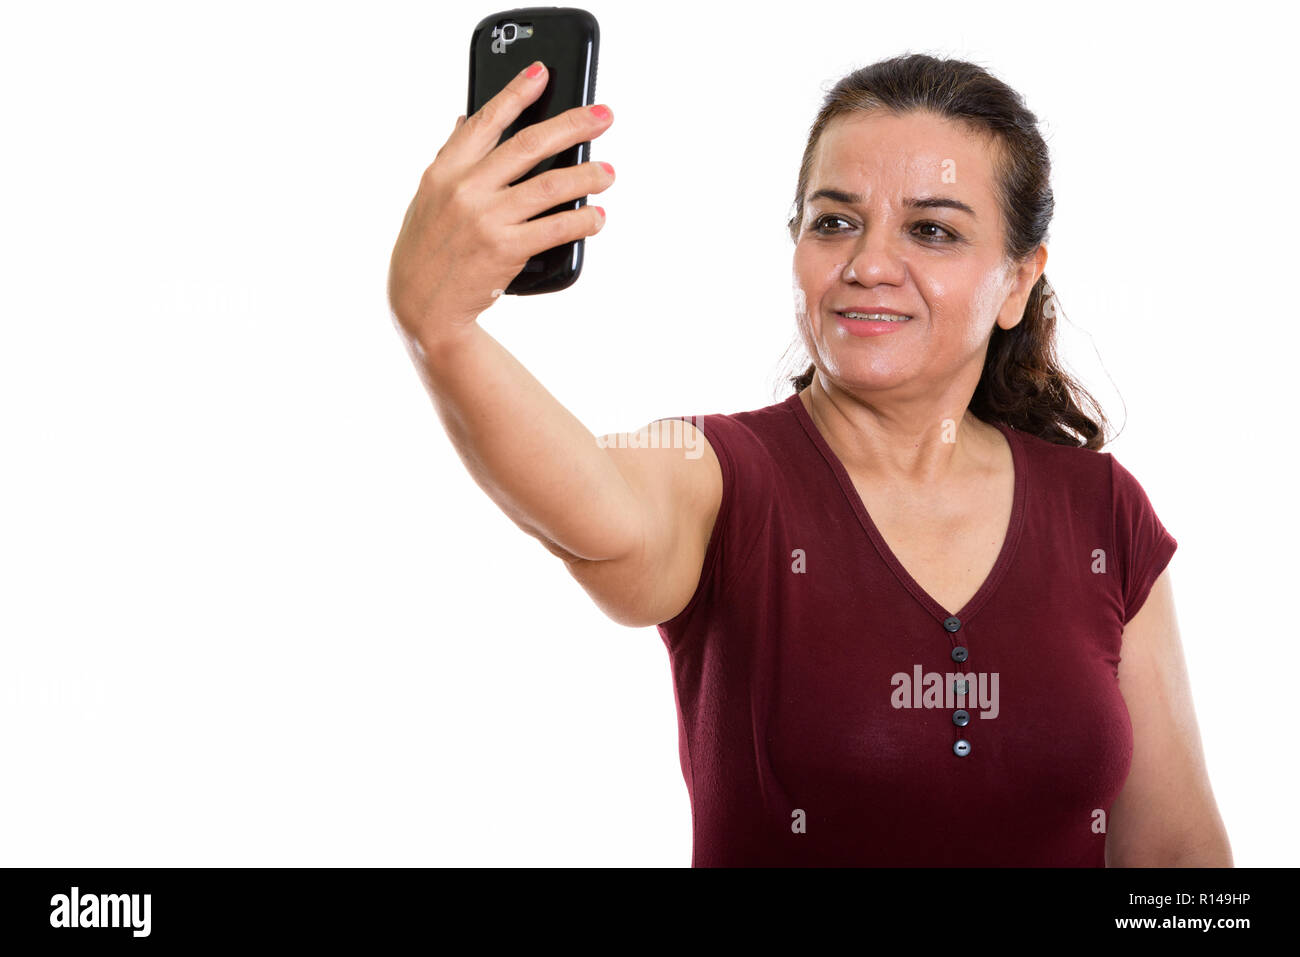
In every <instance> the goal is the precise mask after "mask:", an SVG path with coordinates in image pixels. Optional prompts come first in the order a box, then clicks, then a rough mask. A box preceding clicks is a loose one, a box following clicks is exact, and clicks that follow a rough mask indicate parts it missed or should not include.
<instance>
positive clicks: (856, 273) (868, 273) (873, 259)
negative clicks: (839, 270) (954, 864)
mask: <svg viewBox="0 0 1300 957" xmlns="http://www.w3.org/2000/svg"><path fill="white" fill-rule="evenodd" d="M903 272H904V268H903V259H902V251H901V250H900V249H898V247H897V246H896V245H895V243H894V242H892V241H891V240H890V239H889V238H888V237H887V236H885V235H883V234H882V232H881V231H880V230H877V231H876V232H874V233H871V232H868V233H866V234H865V235H863V237H862V238H861V239H860V240H859V241H858V242H857V243H856V244H855V245H854V247H853V253H852V255H851V256H850V257H849V260H848V262H846V263H845V264H844V272H843V274H842V275H841V278H842V279H843V280H844V281H845V282H856V283H859V284H861V285H864V286H869V285H875V284H876V283H882V282H884V283H897V282H900V281H901V280H902V278H903Z"/></svg>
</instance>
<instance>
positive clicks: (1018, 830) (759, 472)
mask: <svg viewBox="0 0 1300 957" xmlns="http://www.w3.org/2000/svg"><path fill="white" fill-rule="evenodd" d="M678 418H681V419H685V420H686V421H689V422H691V423H692V424H693V425H695V426H696V427H697V428H698V429H699V430H700V431H701V432H703V433H704V435H705V437H706V438H707V439H708V441H709V444H710V446H711V447H712V448H713V450H714V452H715V454H716V455H717V457H718V462H719V465H720V467H721V470H722V499H721V503H720V505H719V509H718V514H717V517H716V518H715V520H714V525H713V530H712V533H711V536H710V539H709V543H708V549H707V552H706V554H705V558H704V563H703V567H702V571H701V575H700V580H699V583H698V585H697V587H696V590H695V593H694V595H693V596H692V597H691V599H690V602H689V604H687V606H686V607H685V608H684V609H683V610H682V611H681V612H680V613H679V614H678V615H676V616H674V617H673V618H672V619H670V620H669V621H666V622H662V623H660V624H659V626H658V630H659V632H660V635H661V637H662V639H663V641H664V644H665V646H666V647H667V649H668V652H669V659H670V664H671V670H672V676H673V686H674V695H675V700H676V703H677V712H678V743H679V754H680V757H681V765H682V773H683V776H684V778H685V781H686V786H687V790H688V793H689V795H690V800H691V810H692V820H693V825H694V841H693V854H692V864H693V865H694V866H763V865H775V866H799V865H814V866H816V865H821V866H837V865H848V866H1029V867H1034V866H1048V867H1050V866H1085V867H1102V866H1104V864H1105V858H1104V852H1105V818H1106V815H1107V814H1108V812H1109V809H1110V806H1111V804H1112V802H1113V801H1114V799H1115V797H1116V796H1117V795H1118V793H1119V791H1120V789H1121V788H1122V787H1123V784H1124V781H1125V779H1126V777H1127V774H1128V769H1129V764H1130V761H1131V757H1132V729H1131V724H1130V721H1129V714H1128V710H1127V707H1126V706H1125V703H1124V700H1123V697H1122V696H1121V694H1120V692H1119V686H1118V680H1117V677H1118V665H1119V659H1120V652H1121V644H1122V635H1123V629H1124V625H1125V624H1126V623H1127V622H1128V621H1130V620H1131V619H1132V617H1133V616H1134V615H1135V614H1137V612H1138V610H1139V609H1140V608H1141V606H1142V604H1143V603H1144V601H1145V599H1146V597H1147V595H1148V593H1149V592H1150V590H1151V587H1152V585H1153V584H1154V583H1155V580H1156V579H1157V578H1158V577H1159V575H1160V573H1161V572H1162V571H1163V570H1164V568H1165V567H1166V566H1167V565H1168V563H1169V560H1170V559H1171V558H1172V556H1173V553H1174V551H1175V549H1176V548H1177V542H1176V541H1175V539H1174V538H1173V536H1171V535H1170V534H1169V532H1168V531H1167V530H1166V529H1165V527H1164V526H1163V524H1161V522H1160V520H1159V518H1158V517H1157V515H1156V513H1155V511H1154V509H1153V507H1152V505H1151V502H1150V500H1149V499H1148V497H1147V495H1146V493H1145V492H1144V491H1143V489H1142V487H1141V486H1140V485H1139V484H1138V482H1137V480H1136V479H1135V478H1134V477H1133V476H1132V475H1131V474H1130V473H1129V472H1128V471H1127V470H1126V469H1125V468H1124V467H1123V466H1122V465H1120V463H1119V462H1118V461H1116V460H1115V458H1114V456H1113V455H1111V454H1110V453H1106V452H1096V451H1092V450H1089V449H1083V448H1078V447H1073V446H1063V445H1056V444H1054V443H1051V442H1048V441H1046V440H1044V439H1041V438H1038V437H1036V436H1033V435H1029V434H1027V433H1024V432H1021V431H1019V430H1017V429H1013V428H1011V427H1010V426H1007V425H1005V424H1003V423H992V424H995V425H996V426H997V427H998V428H999V430H1000V431H1001V432H1002V433H1003V435H1004V436H1006V438H1007V442H1008V444H1009V445H1010V447H1011V453H1012V460H1013V463H1014V468H1015V491H1014V497H1013V504H1012V509H1011V518H1010V521H1009V523H1008V526H1007V530H1006V534H1005V536H1004V539H1003V543H1002V548H1001V551H1000V552H999V554H998V556H997V559H996V561H995V563H994V565H993V567H992V569H991V570H990V572H989V574H988V576H987V577H986V578H985V580H984V582H983V583H982V584H981V585H980V587H979V589H978V590H977V591H976V593H975V594H974V595H973V596H972V597H971V599H970V600H969V601H967V602H966V603H965V605H964V606H963V607H962V608H961V609H959V610H957V611H955V612H950V611H949V610H947V609H944V608H943V607H942V606H941V605H940V604H939V603H938V602H937V601H936V600H935V599H934V598H933V597H932V596H930V595H929V594H927V593H926V592H925V590H924V589H923V588H922V587H921V586H920V585H919V584H918V583H917V582H916V581H915V580H914V579H913V578H912V576H911V575H910V574H909V573H908V571H907V569H906V568H905V567H904V566H903V565H902V564H901V562H900V561H899V560H898V558H897V557H896V556H895V555H894V553H893V551H892V550H891V549H890V547H889V545H888V543H887V542H886V541H885V540H884V538H883V536H882V535H881V534H880V532H879V529H878V528H877V527H876V524H875V522H874V521H873V520H872V518H871V515H870V514H869V513H868V511H867V509H866V507H865V506H864V504H863V502H862V498H861V496H860V495H859V494H858V492H857V489H856V487H855V486H854V484H853V482H852V480H851V478H850V477H849V475H848V472H847V471H846V469H845V468H844V465H843V463H842V462H841V461H840V460H839V458H838V457H837V456H836V455H835V453H834V452H833V451H832V450H831V448H830V446H829V445H828V443H827V442H826V440H825V437H824V436H823V435H822V434H821V432H820V431H819V429H818V428H817V426H816V424H815V423H814V421H813V420H812V418H811V416H810V415H809V414H808V410H807V409H805V408H804V406H803V403H802V402H801V401H800V399H799V396H798V394H794V395H791V396H790V397H789V398H787V399H785V400H783V401H781V402H777V403H774V404H773V405H770V406H767V407H765V408H761V409H754V410H751V411H747V412H739V413H731V414H712V415H703V416H679V417H678ZM962 681H965V682H967V688H968V693H967V696H966V697H965V699H963V698H961V697H958V696H957V695H956V694H955V693H954V692H955V691H956V686H957V685H959V684H960V683H961V682H962Z"/></svg>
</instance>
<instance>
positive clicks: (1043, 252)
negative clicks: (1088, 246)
mask: <svg viewBox="0 0 1300 957" xmlns="http://www.w3.org/2000/svg"><path fill="white" fill-rule="evenodd" d="M1046 268H1047V247H1046V246H1045V245H1043V244H1042V243H1039V244H1038V248H1037V249H1035V250H1034V252H1033V253H1032V254H1031V255H1030V256H1029V258H1028V259H1026V260H1024V262H1022V263H1020V264H1019V265H1018V266H1016V267H1015V280H1014V282H1013V283H1012V286H1011V292H1010V293H1009V294H1008V295H1007V301H1006V302H1004V303H1003V304H1002V310H1001V311H1000V312H999V313H998V320H997V321H998V325H999V326H1000V327H1002V328H1003V329H1014V328H1015V327H1016V326H1017V325H1019V324H1020V320H1021V319H1023V318H1024V316H1025V304H1026V303H1028V302H1029V294H1030V293H1031V292H1033V290H1034V284H1035V283H1036V282H1038V278H1039V277H1040V276H1041V275H1042V274H1043V270H1044V269H1046Z"/></svg>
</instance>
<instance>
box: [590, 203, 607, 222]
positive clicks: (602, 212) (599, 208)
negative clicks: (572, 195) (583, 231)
mask: <svg viewBox="0 0 1300 957" xmlns="http://www.w3.org/2000/svg"><path fill="white" fill-rule="evenodd" d="M591 208H592V209H594V210H595V211H596V212H598V213H600V218H601V219H604V218H605V207H604V206H592V207H591Z"/></svg>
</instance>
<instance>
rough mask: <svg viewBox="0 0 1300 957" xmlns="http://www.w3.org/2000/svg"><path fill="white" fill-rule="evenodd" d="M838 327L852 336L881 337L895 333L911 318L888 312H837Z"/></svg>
mask: <svg viewBox="0 0 1300 957" xmlns="http://www.w3.org/2000/svg"><path fill="white" fill-rule="evenodd" d="M835 316H836V318H837V319H838V320H839V324H840V326H841V327H842V328H843V329H844V330H845V331H846V332H848V333H849V334H850V335H854V336H882V335H887V334H888V333H891V332H895V331H897V330H898V329H900V328H901V327H903V326H905V325H907V323H909V322H911V321H912V317H911V316H897V315H894V314H893V313H890V312H837V313H835Z"/></svg>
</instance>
